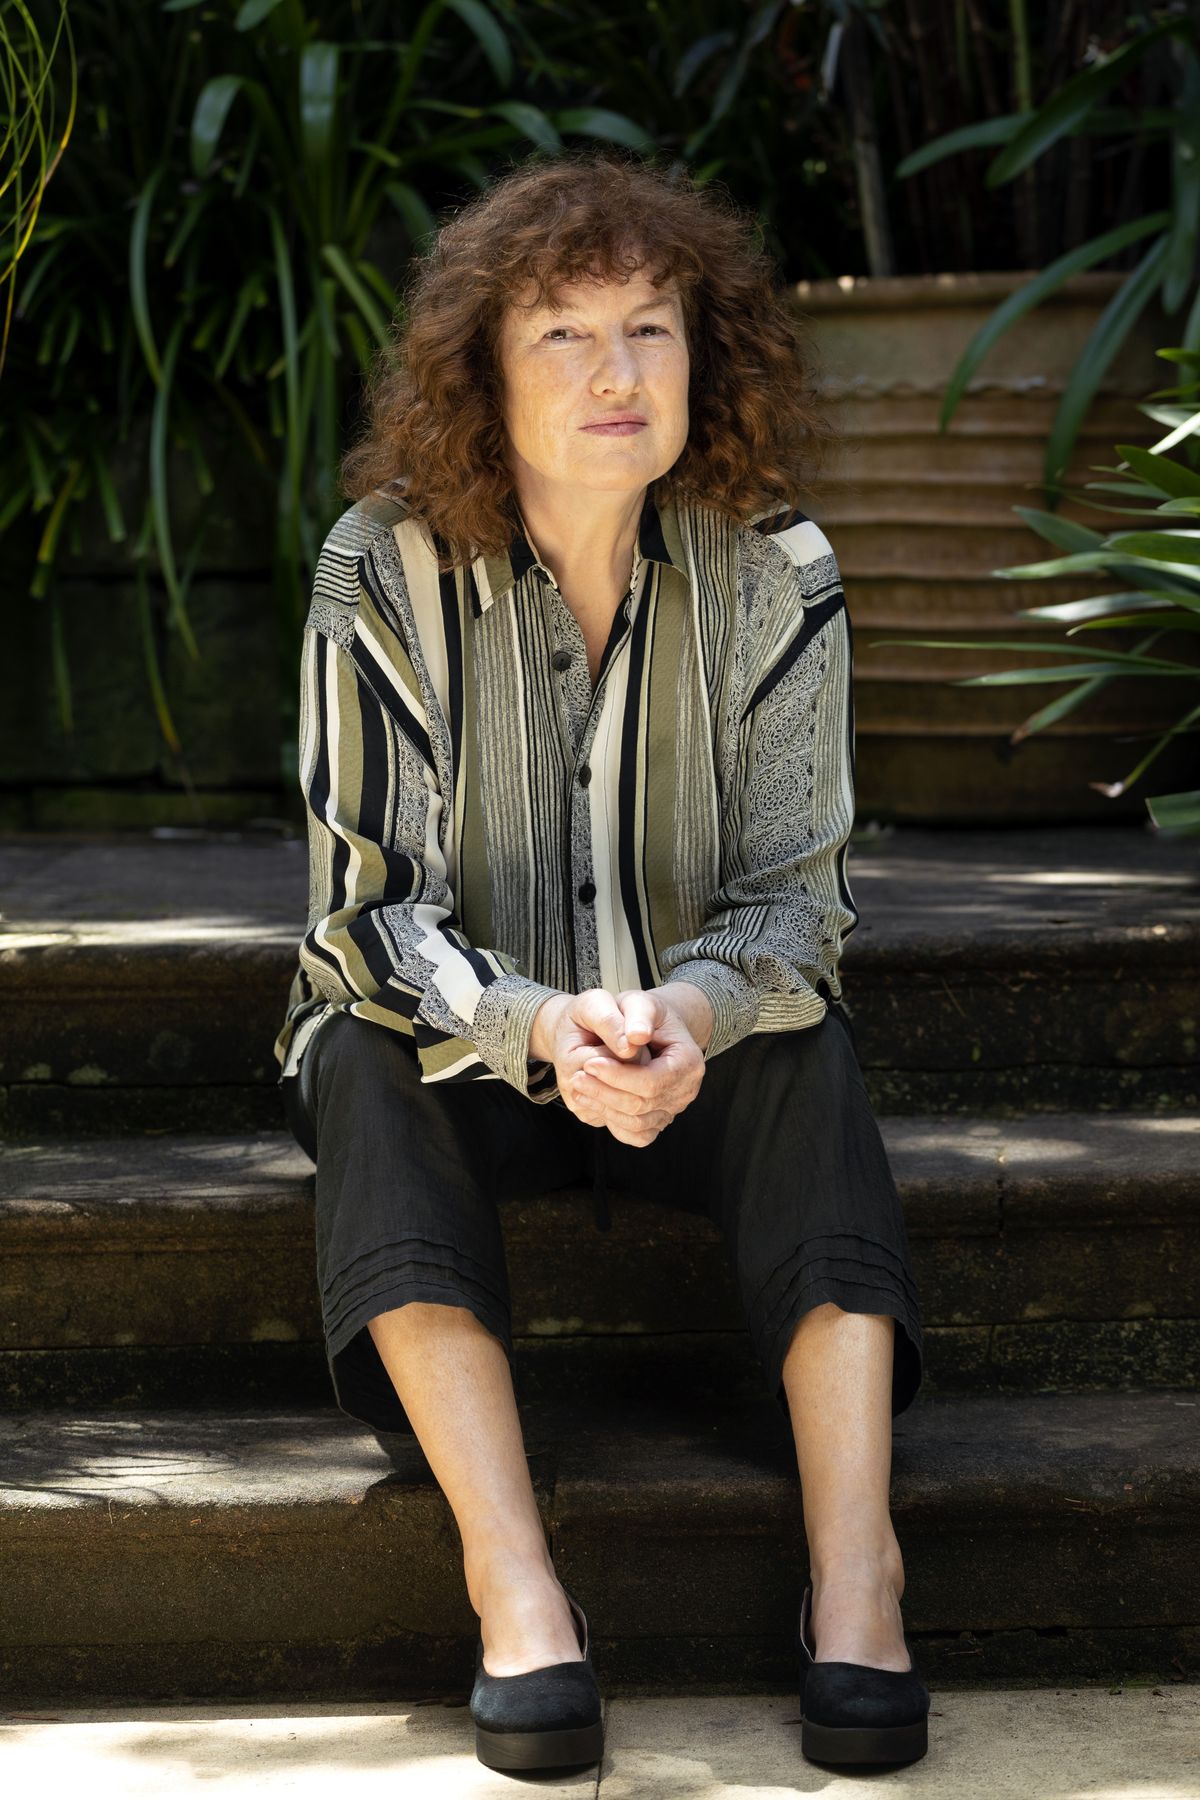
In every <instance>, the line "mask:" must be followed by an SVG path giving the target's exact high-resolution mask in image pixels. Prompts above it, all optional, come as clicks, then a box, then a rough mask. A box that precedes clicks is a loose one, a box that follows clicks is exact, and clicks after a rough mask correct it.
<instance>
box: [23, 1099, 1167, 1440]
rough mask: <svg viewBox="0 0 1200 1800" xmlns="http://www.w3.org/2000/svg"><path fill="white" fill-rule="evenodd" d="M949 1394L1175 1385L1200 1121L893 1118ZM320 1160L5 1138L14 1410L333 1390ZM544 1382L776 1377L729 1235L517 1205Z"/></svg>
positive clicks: (515, 1270) (657, 1218)
mask: <svg viewBox="0 0 1200 1800" xmlns="http://www.w3.org/2000/svg"><path fill="white" fill-rule="evenodd" d="M880 1128H881V1130H882V1132H883V1136H884V1141H885V1144H886V1146H887V1150H888V1155H889V1159H890V1161H891V1165H892V1168H893V1170H894V1172H895V1176H896V1180H897V1185H898V1187H899V1189H900V1194H901V1198H902V1201H903V1204H904V1210H905V1219H906V1223H907V1227H908V1232H909V1238H910V1242H911V1245H912V1253H913V1262H914V1269H915V1274H916V1279H917V1283H918V1288H919V1290H920V1293H921V1298H922V1308H923V1322H924V1326H925V1331H926V1344H925V1348H926V1384H927V1387H928V1390H929V1391H930V1392H940V1391H946V1392H957V1391H962V1390H967V1391H972V1392H983V1391H988V1390H994V1391H999V1392H1026V1391H1036V1390H1054V1389H1063V1388H1081V1387H1082V1388H1088V1387H1106V1388H1108V1387H1111V1388H1121V1387H1130V1386H1149V1387H1160V1386H1174V1385H1178V1384H1182V1383H1187V1382H1189V1381H1191V1380H1192V1379H1193V1378H1194V1373H1195V1370H1196V1368H1197V1367H1198V1366H1200V1299H1198V1296H1200V1116H1198V1115H1195V1114H1189V1115H1186V1116H1184V1115H1172V1116H1163V1117H1154V1116H1150V1115H1145V1114H1139V1113H1127V1114H1109V1113H1092V1114H1078V1113H1063V1114H1044V1113H1037V1114H1033V1115H1030V1116H1028V1117H1026V1118H1023V1119H1009V1120H1005V1119H988V1118H983V1119H966V1120H964V1119H961V1118H958V1117H956V1116H954V1115H930V1116H918V1115H898V1116H893V1117H889V1116H883V1117H881V1118H880ZM314 1181H315V1174H314V1170H313V1165H312V1163H311V1162H310V1161H309V1159H308V1157H307V1156H306V1155H305V1153H304V1152H303V1151H302V1150H301V1149H300V1148H299V1146H298V1145H297V1144H295V1142H294V1141H293V1140H292V1138H291V1136H290V1135H289V1134H287V1133H279V1132H264V1133H258V1134H246V1135H243V1136H238V1137H227V1138H220V1137H216V1136H215V1135H206V1134H202V1133H201V1134H193V1135H190V1136H162V1137H141V1138H129V1139H127V1140H122V1139H98V1138H88V1137H83V1138H75V1139H71V1138H60V1139H45V1140H43V1141H41V1142H29V1143H11V1142H10V1143H7V1144H4V1145H0V1394H2V1395H3V1398H4V1401H5V1403H6V1404H7V1405H8V1406H10V1407H13V1406H42V1405H69V1406H76V1407H78V1406H85V1407H90V1406H95V1405H102V1406H103V1405H125V1404H141V1405H160V1404H166V1405H171V1404H180V1403H193V1402H194V1403H202V1402H205V1401H212V1402H221V1401H226V1400H239V1399H240V1400H248V1399H252V1400H266V1401H279V1400H284V1401H286V1400H291V1401H294V1402H300V1403H304V1402H308V1401H314V1402H320V1401H325V1400H328V1399H329V1398H330V1397H331V1389H330V1386H329V1378H328V1371H327V1368H326V1364H325V1357H324V1350H323V1343H322V1332H321V1320H320V1314H319V1310H318V1301H317V1280H316V1271H315V1258H314V1218H313V1211H314V1191H313V1190H314ZM500 1206H501V1213H502V1219H503V1224H504V1234H505V1243H506V1252H507V1258H508V1264H509V1274H510V1279H511V1283H512V1295H513V1326H514V1337H515V1340H516V1349H517V1355H518V1362H519V1367H520V1369H521V1371H522V1374H523V1378H524V1381H525V1383H526V1387H527V1391H528V1392H529V1393H530V1394H531V1395H540V1394H545V1395H546V1396H547V1397H552V1396H553V1394H554V1393H555V1392H559V1393H562V1392H582V1391H587V1390H590V1389H595V1390H596V1391H598V1392H603V1391H604V1390H605V1389H606V1388H607V1387H608V1386H609V1385H611V1384H612V1383H614V1382H616V1381H618V1380H625V1379H629V1380H631V1381H637V1380H640V1379H644V1378H645V1371H646V1360H645V1359H646V1357H647V1356H648V1357H649V1359H650V1365H651V1367H652V1368H660V1369H664V1370H665V1369H670V1368H674V1369H677V1370H679V1371H680V1372H681V1376H682V1379H684V1380H705V1381H707V1380H710V1379H711V1381H712V1382H713V1383H715V1385H716V1386H717V1388H718V1389H719V1388H720V1384H721V1382H723V1381H724V1382H726V1383H728V1382H732V1381H737V1382H738V1383H740V1384H741V1388H742V1389H743V1390H744V1391H749V1392H756V1391H758V1389H759V1386H760V1377H759V1375H758V1371H757V1366H756V1365H755V1363H754V1362H753V1360H752V1354H751V1347H750V1340H749V1337H748V1334H747V1333H746V1331H745V1329H744V1321H743V1317H742V1312H741V1307H740V1301H739V1297H738V1295H737V1292H736V1290H735V1287H734V1284H733V1280H732V1274H731V1271H730V1268H729V1264H728V1260H727V1252H726V1250H725V1246H724V1243H723V1241H722V1238H721V1235H720V1232H719V1229H718V1228H717V1227H716V1226H715V1225H713V1224H711V1223H710V1222H709V1221H708V1220H707V1219H704V1218H699V1217H696V1216H695V1215H692V1214H689V1213H685V1212H682V1211H676V1210H674V1209H672V1208H670V1207H668V1206H665V1205H661V1204H659V1203H657V1202H652V1201H645V1202H643V1201H640V1200H638V1199H636V1198H633V1197H631V1196H628V1195H624V1194H621V1193H617V1194H614V1195H613V1197H612V1220H613V1224H612V1230H611V1231H610V1232H608V1233H604V1234H601V1233H597V1232H596V1231H595V1229H594V1226H593V1223H592V1210H591V1194H590V1190H586V1189H584V1188H580V1189H578V1190H574V1189H567V1190H563V1191H560V1192H557V1193H553V1194H548V1195H531V1196H530V1197H529V1198H528V1199H521V1200H515V1199H504V1200H502V1201H501V1202H500Z"/></svg>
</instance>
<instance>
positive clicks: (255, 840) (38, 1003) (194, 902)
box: [0, 825, 1200, 1138]
mask: <svg viewBox="0 0 1200 1800" xmlns="http://www.w3.org/2000/svg"><path fill="white" fill-rule="evenodd" d="M848 868H849V874H850V880H851V885H852V890H853V894H854V899H855V904H856V907H857V909H858V912H859V914H860V922H859V924H858V926H857V927H856V929H855V930H854V931H853V932H852V933H851V935H850V937H849V938H848V939H847V941H846V947H845V954H844V957H843V963H842V970H843V976H844V982H843V995H844V1000H845V1004H846V1006H847V1009H848V1011H849V1012H850V1014H851V1015H852V1017H853V1019H854V1024H855V1034H856V1039H857V1045H858V1050H859V1057H860V1060H861V1062H862V1065H863V1071H864V1075H865V1077H866V1080H867V1085H868V1091H869V1093H870V1095H871V1099H872V1102H873V1104H874V1105H875V1106H876V1108H877V1110H881V1111H884V1112H910V1113H912V1112H915V1113H923V1112H933V1111H951V1112H956V1113H960V1114H964V1115H979V1114H981V1113H989V1114H997V1113H1003V1112H1005V1111H1009V1110H1012V1109H1014V1108H1016V1109H1020V1110H1025V1111H1062V1110H1069V1109H1077V1110H1083V1111H1093V1110H1105V1109H1110V1108H1114V1107H1118V1108H1121V1109H1122V1110H1128V1109H1134V1108H1135V1109H1138V1110H1142V1111H1151V1110H1164V1109H1165V1110H1172V1109H1182V1110H1187V1109H1189V1108H1190V1109H1192V1110H1195V1109H1197V1108H1200V1051H1198V1025H1200V869H1198V867H1197V858H1196V850H1195V845H1194V843H1191V844H1189V842H1188V841H1187V840H1178V841H1173V840H1172V839H1170V838H1168V837H1162V836H1161V835H1159V834H1156V833H1154V832H1153V831H1151V830H1149V829H1146V828H1143V827H1142V826H1141V825H1122V826H1113V827H1107V828H1106V827H1103V826H1095V825H1087V826H1065V827H1054V828H1048V829H1024V828H1016V829H1009V830H1002V829H992V830H984V831H971V830H966V829H959V828H950V829H944V830H936V829H933V828H916V827H907V826H895V827H889V828H885V829H882V830H871V829H869V828H864V829H862V830H861V831H859V832H856V834H855V836H854V839H853V841H852V845H851V854H850V859H849V864H848ZM0 914H2V915H3V918H4V921H5V932H4V935H3V937H0V1008H2V1010H3V1015H4V1020H5V1030H4V1037H3V1043H2V1045H0V1103H2V1104H0V1131H3V1133H4V1135H6V1136H8V1137H10V1138H29V1137H37V1136H38V1135H41V1134H44V1133H46V1132H64V1131H69V1132H86V1133H89V1134H96V1135H127V1134H129V1133H134V1132H142V1131H147V1130H170V1131H188V1130H200V1131H207V1132H215V1133H224V1132H229V1131H239V1130H245V1129H268V1130H270V1129H272V1128H274V1127H275V1126H277V1125H278V1124H279V1122H280V1116H281V1115H280V1104H279V1095H278V1091H277V1088H276V1079H277V1075H278V1068H277V1065H276V1064H275V1061H274V1058H273V1055H272V1044H273V1042H274V1039H275V1035H276V1033H277V1031H278V1029H279V1026H280V1024H281V1022H282V1017H283V1011H284V1006H285V1002H286V997H287V990H288V985H289V982H290V980H291V976H292V972H293V969H294V967H295V961H296V951H297V946H298V943H299V940H300V938H301V936H302V935H303V931H304V928H305V921H306V917H307V855H306V846H305V844H304V841H303V839H302V838H299V837H297V838H292V839H286V838H285V839H282V840H280V839H277V838H268V837H265V836H255V835H254V834H252V833H238V832H208V833H203V832H202V833H199V834H192V835H189V834H186V833H182V834H177V835H171V836H164V837H151V838H144V837H142V836H140V835H138V834H133V833H130V834H110V835H107V836H105V835H96V836H91V837H88V836H80V835H69V836H63V837H57V836H56V837H51V838H46V837H42V836H38V835H36V834H25V835H24V836H14V837H12V838H10V839H9V840H8V841H7V843H6V844H5V846H4V848H3V850H2V851H0Z"/></svg>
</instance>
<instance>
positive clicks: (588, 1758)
mask: <svg viewBox="0 0 1200 1800" xmlns="http://www.w3.org/2000/svg"><path fill="white" fill-rule="evenodd" d="M563 1593H564V1594H566V1595H567V1599H568V1601H569V1602H570V1605H571V1614H572V1618H573V1620H574V1623H575V1633H576V1636H577V1637H578V1639H579V1647H580V1649H581V1650H582V1651H583V1661H582V1662H561V1663H551V1664H549V1666H548V1667H546V1668H544V1669H525V1670H523V1671H522V1672H521V1673H520V1674H519V1675H489V1674H488V1672H487V1670H486V1669H485V1668H484V1666H483V1637H482V1634H481V1635H480V1639H479V1646H478V1649H477V1650H476V1653H475V1687H474V1690H473V1691H472V1694H471V1717H472V1719H473V1720H474V1721H475V1754H476V1756H477V1757H478V1758H479V1761H480V1762H481V1763H484V1764H485V1765H486V1766H487V1767H488V1768H489V1769H506V1770H507V1769H554V1768H560V1767H561V1768H566V1767H568V1766H572V1765H577V1764H582V1763H597V1762H599V1761H600V1759H601V1757H602V1756H603V1754H604V1722H603V1719H602V1716H601V1706H600V1690H599V1688H598V1687H597V1686H596V1674H595V1670H594V1669H593V1668H592V1650H591V1644H590V1642H589V1633H588V1622H587V1615H586V1614H585V1613H584V1610H583V1608H582V1607H581V1606H580V1604H579V1602H578V1601H577V1600H576V1599H575V1596H574V1595H573V1594H570V1593H567V1589H566V1588H565V1587H564V1588H563Z"/></svg>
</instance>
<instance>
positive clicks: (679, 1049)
mask: <svg viewBox="0 0 1200 1800" xmlns="http://www.w3.org/2000/svg"><path fill="white" fill-rule="evenodd" d="M696 991H697V990H694V989H691V988H690V987H689V994H694V993H695V992H696ZM703 1004H704V1006H705V1007H706V1008H707V1005H708V1003H707V1001H705V1002H704V1003H703ZM548 1005H551V1006H554V1007H556V1008H557V1011H556V1012H555V1013H554V1015H553V1016H552V1018H551V1020H550V1021H549V1025H550V1032H549V1036H550V1041H551V1043H552V1046H553V1050H552V1056H551V1060H552V1061H553V1063H554V1068H555V1074H556V1076H557V1079H558V1087H559V1092H560V1093H561V1095H562V1098H563V1102H564V1104H565V1105H566V1106H567V1107H568V1108H569V1109H570V1111H571V1112H573V1113H575V1114H576V1116H577V1117H578V1118H580V1119H582V1120H583V1121H584V1122H585V1123H586V1124H588V1125H594V1126H596V1127H597V1128H602V1127H607V1128H608V1130H609V1131H611V1132H612V1135H613V1136H614V1137H615V1138H617V1139H619V1140H620V1142H621V1143H623V1144H634V1145H637V1146H645V1145H646V1144H651V1143H653V1142H654V1139H655V1138H656V1137H657V1136H658V1135H659V1133H660V1132H661V1131H662V1130H663V1129H664V1128H665V1127H666V1126H667V1125H669V1124H670V1123H671V1120H672V1119H674V1118H675V1117H676V1116H677V1115H678V1114H679V1113H681V1112H683V1110H684V1109H685V1107H688V1106H690V1105H691V1103H692V1101H693V1100H694V1099H695V1098H696V1095H697V1094H698V1093H699V1091H700V1086H701V1083H702V1082H703V1080H704V1068H705V1061H704V1051H703V1050H702V1049H701V1047H700V1045H699V1044H698V1043H697V1041H696V1038H695V1037H694V1036H693V1033H692V1030H691V1028H690V1026H689V1023H688V1018H687V1017H685V1002H684V999H683V997H682V996H679V997H678V998H677V997H676V996H675V995H674V994H672V993H670V992H668V991H667V990H664V989H663V988H645V989H643V988H625V989H623V990H622V991H621V992H620V993H619V994H617V995H615V996H614V995H613V994H611V993H609V992H608V990H607V989H606V988H587V989H585V990H584V992H583V993H582V994H568V995H564V996H563V997H562V998H561V1000H557V1001H552V1002H549V1003H548ZM687 1011H688V1012H689V1013H690V1016H691V1017H692V1018H693V1019H694V1017H695V1015H694V1013H692V1012H691V1007H690V1003H688V1005H687ZM709 1017H710V1018H711V1013H710V1014H709Z"/></svg>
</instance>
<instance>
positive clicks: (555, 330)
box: [544, 325, 667, 338]
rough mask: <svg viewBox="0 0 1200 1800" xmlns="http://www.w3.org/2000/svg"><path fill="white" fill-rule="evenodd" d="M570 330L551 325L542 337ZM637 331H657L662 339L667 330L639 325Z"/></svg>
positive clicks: (654, 326) (566, 327)
mask: <svg viewBox="0 0 1200 1800" xmlns="http://www.w3.org/2000/svg"><path fill="white" fill-rule="evenodd" d="M570 329H571V327H570V326H569V325H552V326H551V327H550V329H549V331H547V332H546V333H545V334H544V335H545V336H546V337H548V338H553V337H554V336H556V334H557V333H558V332H560V331H570ZM638 330H639V331H658V332H661V333H662V335H663V336H664V337H666V336H667V328H666V326H665V325H639V326H638Z"/></svg>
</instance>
